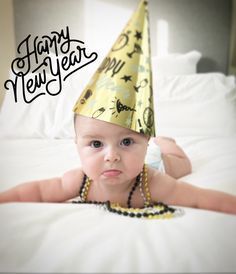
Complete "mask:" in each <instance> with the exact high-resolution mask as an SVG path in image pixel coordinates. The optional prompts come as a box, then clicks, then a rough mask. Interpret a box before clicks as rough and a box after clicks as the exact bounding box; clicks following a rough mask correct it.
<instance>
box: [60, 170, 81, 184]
mask: <svg viewBox="0 0 236 274" xmlns="http://www.w3.org/2000/svg"><path fill="white" fill-rule="evenodd" d="M83 177H84V173H83V170H82V169H81V168H75V169H71V170H68V171H66V172H65V173H64V174H63V176H62V179H63V180H65V181H67V182H77V183H78V182H80V181H82V180H83Z"/></svg>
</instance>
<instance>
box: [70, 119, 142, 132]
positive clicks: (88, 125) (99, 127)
mask: <svg viewBox="0 0 236 274" xmlns="http://www.w3.org/2000/svg"><path fill="white" fill-rule="evenodd" d="M75 127H76V132H77V135H84V134H86V135H113V134H114V135H132V136H140V137H141V136H142V134H140V133H138V132H135V131H133V130H131V129H129V128H125V127H122V126H119V125H116V124H112V123H110V122H105V121H101V120H99V119H94V118H90V117H84V116H81V115H78V117H77V118H76V123H75Z"/></svg>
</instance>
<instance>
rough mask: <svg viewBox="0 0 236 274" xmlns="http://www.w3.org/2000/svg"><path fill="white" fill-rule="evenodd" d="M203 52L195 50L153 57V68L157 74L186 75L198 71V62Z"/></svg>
mask: <svg viewBox="0 0 236 274" xmlns="http://www.w3.org/2000/svg"><path fill="white" fill-rule="evenodd" d="M201 56H202V55H201V53H200V52H198V51H196V50H193V51H190V52H188V53H185V54H180V53H177V54H167V55H164V56H154V57H152V69H153V71H154V72H155V74H157V75H159V76H161V75H185V74H194V73H196V72H197V63H198V61H199V60H200V58H201Z"/></svg>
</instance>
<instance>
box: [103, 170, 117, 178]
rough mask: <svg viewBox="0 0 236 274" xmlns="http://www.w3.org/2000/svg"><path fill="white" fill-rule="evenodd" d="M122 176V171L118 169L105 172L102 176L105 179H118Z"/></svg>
mask: <svg viewBox="0 0 236 274" xmlns="http://www.w3.org/2000/svg"><path fill="white" fill-rule="evenodd" d="M120 174H121V171H120V170H118V169H108V170H105V171H103V173H102V175H103V176H105V177H117V176H119V175H120Z"/></svg>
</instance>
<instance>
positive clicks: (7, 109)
mask: <svg viewBox="0 0 236 274" xmlns="http://www.w3.org/2000/svg"><path fill="white" fill-rule="evenodd" d="M46 77H47V79H50V75H46ZM30 78H34V74H31V73H29V74H28V75H27V79H30ZM10 79H12V80H14V79H15V76H14V75H13V74H11V76H10ZM19 79H20V78H19ZM19 79H18V86H17V102H15V100H14V95H13V91H12V89H10V90H6V94H5V98H4V101H3V104H2V108H1V112H0V138H12V139H16V138H48V137H50V135H51V129H52V127H53V124H54V119H55V118H54V116H55V110H56V106H57V101H58V99H59V95H56V96H51V95H49V94H47V93H46V95H40V96H39V97H38V98H36V99H35V100H33V101H32V102H31V103H26V102H25V101H24V100H23V90H22V85H21V84H20V80H19ZM53 85H54V84H53ZM53 90H54V87H53ZM55 90H56V89H55ZM44 92H45V86H41V87H40V88H39V89H37V91H35V94H40V93H44ZM27 95H28V96H29V95H30V94H27ZM34 96H35V95H31V97H30V98H31V99H32V98H33V97H34ZM28 99H29V98H28Z"/></svg>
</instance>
